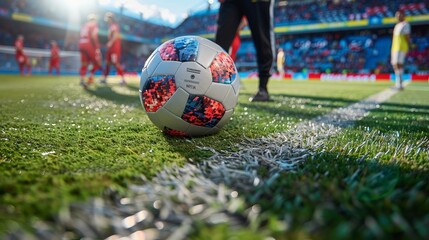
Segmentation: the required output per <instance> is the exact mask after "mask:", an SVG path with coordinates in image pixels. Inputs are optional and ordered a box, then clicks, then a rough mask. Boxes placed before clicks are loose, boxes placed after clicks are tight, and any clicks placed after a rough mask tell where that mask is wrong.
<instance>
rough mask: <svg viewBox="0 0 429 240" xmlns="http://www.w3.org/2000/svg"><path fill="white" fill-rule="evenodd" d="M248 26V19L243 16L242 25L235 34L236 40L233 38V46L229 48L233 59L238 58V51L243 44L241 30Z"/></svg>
mask: <svg viewBox="0 0 429 240" xmlns="http://www.w3.org/2000/svg"><path fill="white" fill-rule="evenodd" d="M246 26H247V19H246V17H243V18H242V19H241V22H240V25H239V26H238V29H237V33H236V34H235V37H234V40H232V44H231V48H230V49H229V55H230V56H231V58H232V60H234V62H235V59H236V58H237V51H238V49H239V48H240V45H241V39H240V31H241V30H243V28H245V27H246Z"/></svg>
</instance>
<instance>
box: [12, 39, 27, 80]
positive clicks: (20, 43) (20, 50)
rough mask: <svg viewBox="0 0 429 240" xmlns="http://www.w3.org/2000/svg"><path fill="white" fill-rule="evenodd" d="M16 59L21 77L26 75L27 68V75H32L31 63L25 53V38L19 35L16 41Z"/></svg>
mask: <svg viewBox="0 0 429 240" xmlns="http://www.w3.org/2000/svg"><path fill="white" fill-rule="evenodd" d="M15 59H16V62H17V63H18V67H19V73H20V74H21V75H24V74H25V71H24V70H25V68H27V74H28V75H31V63H30V60H29V59H28V57H27V55H25V53H24V36H23V35H18V38H17V39H16V41H15Z"/></svg>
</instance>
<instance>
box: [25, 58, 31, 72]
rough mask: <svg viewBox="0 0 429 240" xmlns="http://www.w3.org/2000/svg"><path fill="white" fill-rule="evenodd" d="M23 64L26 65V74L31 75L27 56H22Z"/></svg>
mask: <svg viewBox="0 0 429 240" xmlns="http://www.w3.org/2000/svg"><path fill="white" fill-rule="evenodd" d="M24 59H25V60H24V61H25V66H26V67H27V75H31V67H32V66H31V62H30V59H29V58H28V57H27V56H24Z"/></svg>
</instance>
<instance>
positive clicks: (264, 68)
mask: <svg viewBox="0 0 429 240" xmlns="http://www.w3.org/2000/svg"><path fill="white" fill-rule="evenodd" d="M273 2H274V0H226V1H225V2H223V3H222V4H221V5H220V8H219V18H218V22H217V23H218V28H217V32H216V38H215V42H216V43H217V44H219V46H221V47H222V48H223V49H225V51H227V52H228V50H229V47H230V46H231V44H232V40H233V39H234V36H235V34H236V32H237V28H238V26H239V24H240V22H241V19H242V17H243V16H246V17H247V22H248V24H249V28H250V31H251V33H252V39H253V43H254V44H255V48H256V61H257V63H258V73H259V89H260V90H267V84H268V79H269V77H270V76H271V72H270V71H271V67H272V64H273V59H274V49H273V48H274V31H273V4H274V3H273Z"/></svg>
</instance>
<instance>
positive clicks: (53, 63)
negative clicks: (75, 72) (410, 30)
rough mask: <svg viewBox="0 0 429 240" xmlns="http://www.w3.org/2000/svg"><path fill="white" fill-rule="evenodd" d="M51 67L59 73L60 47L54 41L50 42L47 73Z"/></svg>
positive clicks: (50, 71) (50, 72) (50, 70)
mask: <svg viewBox="0 0 429 240" xmlns="http://www.w3.org/2000/svg"><path fill="white" fill-rule="evenodd" d="M52 69H55V70H56V71H57V75H60V49H59V48H58V44H57V42H56V41H52V42H51V59H50V61H49V71H48V72H49V74H52Z"/></svg>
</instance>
